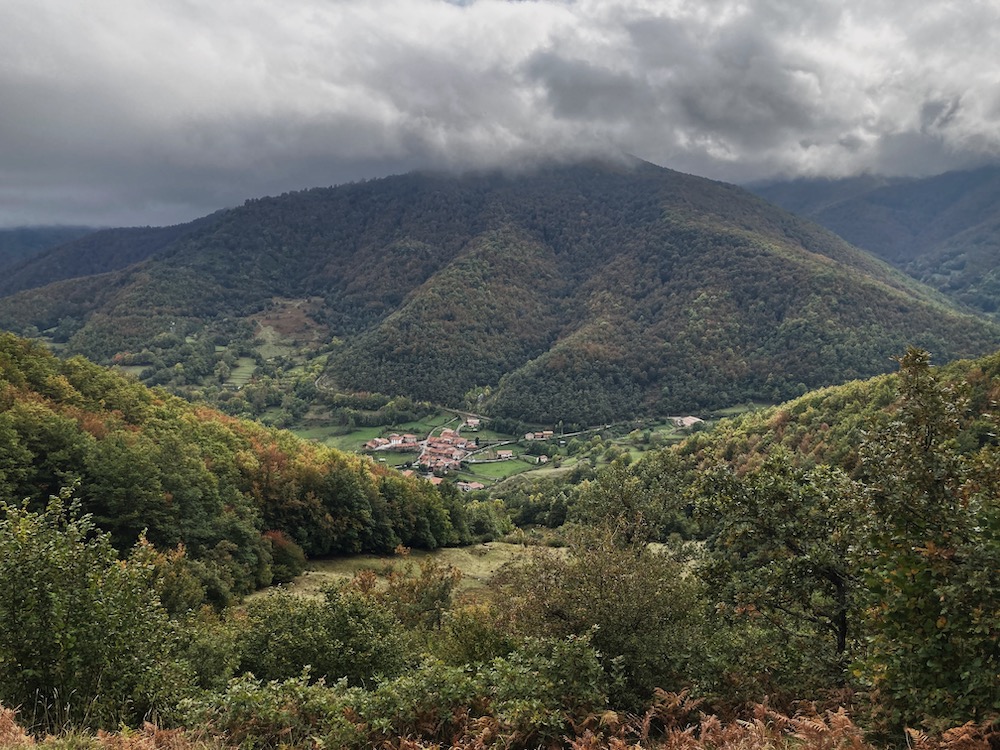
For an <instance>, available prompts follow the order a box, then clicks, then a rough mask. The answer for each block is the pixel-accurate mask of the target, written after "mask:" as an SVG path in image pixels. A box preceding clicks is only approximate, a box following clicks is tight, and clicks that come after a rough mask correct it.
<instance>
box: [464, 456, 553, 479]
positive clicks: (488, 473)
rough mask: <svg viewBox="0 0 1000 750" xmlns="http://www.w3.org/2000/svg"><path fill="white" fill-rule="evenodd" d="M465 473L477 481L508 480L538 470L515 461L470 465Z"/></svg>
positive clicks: (533, 466) (522, 462)
mask: <svg viewBox="0 0 1000 750" xmlns="http://www.w3.org/2000/svg"><path fill="white" fill-rule="evenodd" d="M467 466H468V468H467V469H465V470H464V471H463V473H465V474H468V475H469V476H471V477H473V478H476V479H490V480H494V479H506V478H507V477H512V476H514V475H515V474H523V473H524V472H526V471H531V470H532V469H535V468H537V467H536V466H535V465H534V464H529V463H526V462H524V461H519V460H517V459H514V460H512V461H494V462H491V463H485V464H468V465H467Z"/></svg>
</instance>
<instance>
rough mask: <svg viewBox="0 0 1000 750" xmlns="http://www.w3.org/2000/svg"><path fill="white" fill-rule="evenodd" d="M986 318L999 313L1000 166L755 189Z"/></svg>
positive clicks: (764, 186) (807, 182)
mask: <svg viewBox="0 0 1000 750" xmlns="http://www.w3.org/2000/svg"><path fill="white" fill-rule="evenodd" d="M750 189H751V190H753V191H754V192H755V193H757V194H758V195H760V196H762V197H764V198H766V199H767V200H769V201H772V202H773V203H776V204H777V205H779V206H782V207H784V208H786V209H788V210H789V211H792V212H794V213H797V214H799V215H801V216H804V217H807V218H810V219H812V220H813V221H817V222H819V223H820V224H822V225H823V226H825V227H827V228H828V229H830V230H832V231H834V232H836V233H837V234H838V235H840V236H841V237H843V238H844V239H846V240H847V241H848V242H851V243H853V244H854V245H857V246H858V247H861V248H864V249H865V250H869V251H870V252H872V253H874V254H875V255H877V256H879V257H880V258H883V259H885V260H887V261H889V262H890V263H893V264H894V265H896V266H898V267H900V268H902V269H904V270H905V271H906V272H907V273H909V274H911V275H912V276H913V277H915V278H917V279H919V280H921V281H923V282H925V283H927V284H929V285H931V286H933V287H936V288H938V289H940V290H941V291H943V292H945V293H947V294H949V295H951V296H952V297H954V298H955V299H957V300H959V301H960V302H963V303H965V304H967V305H970V306H972V307H974V308H977V309H979V310H982V311H984V312H987V313H996V312H997V310H998V309H1000V275H998V270H997V269H998V267H1000V167H984V168H981V169H977V170H972V171H964V172H948V173H945V174H941V175H936V176H934V177H927V178H923V179H886V178H879V177H874V176H868V177H860V178H850V179H845V180H795V181H792V182H779V183H768V184H763V185H754V186H751V187H750Z"/></svg>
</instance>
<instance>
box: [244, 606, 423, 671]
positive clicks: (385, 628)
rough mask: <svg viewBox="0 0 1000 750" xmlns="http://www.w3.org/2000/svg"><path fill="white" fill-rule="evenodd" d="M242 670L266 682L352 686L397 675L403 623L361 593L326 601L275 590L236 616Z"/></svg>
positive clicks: (402, 649)
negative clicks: (306, 679)
mask: <svg viewBox="0 0 1000 750" xmlns="http://www.w3.org/2000/svg"><path fill="white" fill-rule="evenodd" d="M232 617H233V625H234V630H235V632H236V639H237V650H238V653H239V656H240V659H239V665H240V666H239V669H240V671H241V672H252V673H253V674H254V675H255V676H256V677H258V678H260V679H263V680H284V679H290V678H293V677H297V676H298V675H300V674H301V673H302V670H303V669H304V668H306V667H309V668H310V674H311V675H312V677H313V679H318V678H324V679H327V680H337V679H340V678H345V679H346V680H347V681H348V682H349V683H350V684H352V685H362V684H370V683H371V682H372V680H373V679H374V678H376V677H378V676H382V677H393V676H395V675H397V674H398V673H399V672H400V671H401V670H402V668H403V666H404V660H405V654H406V650H407V649H406V646H405V638H404V635H403V633H402V630H401V627H400V624H399V622H398V621H397V620H396V618H395V617H393V616H392V614H391V613H390V612H389V611H388V610H387V609H386V608H385V607H383V606H382V605H380V604H379V603H377V602H375V601H373V600H372V599H371V598H369V597H366V596H364V595H363V594H360V593H357V592H352V591H342V590H340V589H329V590H327V592H326V594H325V597H324V598H323V599H322V600H316V599H306V598H303V597H300V596H295V595H294V594H290V593H287V592H281V591H279V592H276V593H274V594H271V595H269V596H265V597H262V598H260V599H255V600H254V601H252V602H250V603H249V604H247V606H246V607H245V609H244V610H243V611H241V612H237V613H235V614H234V615H233V616H232Z"/></svg>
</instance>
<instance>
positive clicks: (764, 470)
mask: <svg viewBox="0 0 1000 750" xmlns="http://www.w3.org/2000/svg"><path fill="white" fill-rule="evenodd" d="M697 491H698V493H699V494H700V496H701V498H700V500H699V512H700V513H701V514H702V515H703V516H704V517H705V520H706V526H707V528H709V529H710V530H711V531H710V534H709V537H708V540H707V543H706V555H705V557H704V559H703V560H701V561H700V565H699V575H701V576H702V577H703V578H704V580H705V581H706V583H707V588H708V591H710V592H711V594H712V596H713V597H714V598H716V599H717V601H718V602H719V604H718V605H717V611H719V612H720V613H722V614H724V615H726V616H727V617H729V618H732V619H734V620H736V621H740V620H742V621H743V623H744V625H745V626H746V627H749V628H752V629H753V630H755V631H756V632H757V634H758V637H760V636H765V634H766V637H770V638H771V639H773V641H774V645H773V646H772V647H771V651H772V653H781V652H784V653H781V661H780V662H778V663H777V664H773V665H769V671H771V672H779V671H780V672H782V676H781V679H780V683H781V685H782V687H783V688H784V689H785V690H786V691H788V692H789V693H790V694H792V695H802V694H813V693H815V692H816V691H817V690H820V689H822V688H823V687H833V686H835V685H841V684H844V683H845V680H846V670H847V666H848V662H849V658H850V654H851V653H852V652H853V649H851V650H850V651H849V646H851V645H853V644H854V643H855V642H856V640H857V639H858V638H859V635H860V633H859V630H860V629H859V619H860V612H859V608H858V604H857V601H856V596H857V588H858V580H857V577H858V572H857V570H856V567H855V565H853V564H852V560H851V552H852V551H853V550H855V549H856V548H857V547H858V545H859V543H860V539H861V537H862V534H861V529H860V528H859V526H860V524H861V523H862V516H861V513H860V508H861V503H860V499H859V495H860V492H859V490H858V489H857V488H856V487H855V485H854V484H853V483H852V481H851V480H850V479H849V478H848V477H847V476H846V475H845V474H844V473H843V472H841V471H838V470H836V469H829V468H827V467H822V468H817V469H811V470H804V469H797V468H794V467H792V466H790V465H789V459H788V458H787V456H782V454H780V453H776V454H775V455H774V456H773V457H772V458H770V459H769V460H768V461H767V462H766V463H765V464H764V466H763V467H761V468H760V469H758V470H755V471H754V472H752V473H749V474H746V475H743V476H738V475H736V474H734V473H733V472H732V471H731V470H729V469H721V470H717V471H715V472H712V473H708V474H705V475H703V476H702V477H701V479H700V482H699V486H698V487H697ZM789 657H792V658H789ZM795 657H798V658H795Z"/></svg>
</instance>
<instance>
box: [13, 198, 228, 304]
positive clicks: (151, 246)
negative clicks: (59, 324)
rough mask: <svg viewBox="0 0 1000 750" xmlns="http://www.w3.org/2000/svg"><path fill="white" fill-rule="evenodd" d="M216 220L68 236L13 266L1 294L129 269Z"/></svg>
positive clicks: (199, 220)
mask: <svg viewBox="0 0 1000 750" xmlns="http://www.w3.org/2000/svg"><path fill="white" fill-rule="evenodd" d="M213 216H214V214H213V215H212V216H206V217H204V218H202V219H198V220H197V221H193V222H190V223H188V224H178V225H176V226H170V227H130V228H124V229H101V230H98V231H88V232H87V233H86V234H83V236H67V237H66V239H65V240H64V241H62V242H59V243H55V242H53V243H51V244H50V245H49V246H48V248H47V249H46V250H45V251H44V252H41V253H37V254H33V255H31V256H30V257H28V258H26V259H24V260H22V261H21V262H20V263H16V264H12V267H11V268H10V269H9V270H8V271H7V273H6V274H5V275H4V276H3V277H2V278H0V294H5V295H6V294H13V293H15V292H19V291H21V290H23V289H34V288H35V287H39V286H45V285H46V284H51V283H53V282H55V281H61V280H63V279H74V278H78V277H80V276H93V275H95V274H101V273H106V272H108V271H115V270H118V269H121V268H126V267H128V266H131V265H133V264H134V263H138V262H140V261H142V260H145V259H146V258H148V257H150V256H152V255H154V254H156V253H157V252H159V251H160V250H162V249H164V248H165V247H168V246H169V245H171V244H172V243H174V242H176V241H177V240H178V239H180V238H182V237H185V236H186V235H188V234H191V233H192V232H195V231H197V230H198V229H200V228H201V227H204V226H206V225H209V224H211V223H212V220H213Z"/></svg>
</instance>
